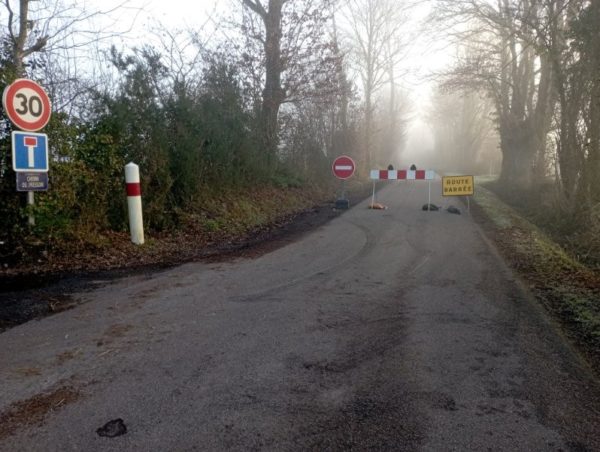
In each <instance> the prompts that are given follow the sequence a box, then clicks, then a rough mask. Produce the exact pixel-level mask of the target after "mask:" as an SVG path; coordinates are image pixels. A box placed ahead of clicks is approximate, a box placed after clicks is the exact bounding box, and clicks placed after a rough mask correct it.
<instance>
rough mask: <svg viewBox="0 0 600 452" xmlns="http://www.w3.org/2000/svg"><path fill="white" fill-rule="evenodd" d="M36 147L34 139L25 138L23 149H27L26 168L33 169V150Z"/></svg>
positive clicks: (35, 139)
mask: <svg viewBox="0 0 600 452" xmlns="http://www.w3.org/2000/svg"><path fill="white" fill-rule="evenodd" d="M36 146H37V138H36V137H25V147H26V148H27V166H28V167H29V168H35V159H34V152H33V151H34V150H35V148H36Z"/></svg>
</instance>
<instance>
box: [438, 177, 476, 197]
mask: <svg viewBox="0 0 600 452" xmlns="http://www.w3.org/2000/svg"><path fill="white" fill-rule="evenodd" d="M474 188H475V183H474V182H473V176H443V177H442V195H443V196H470V195H472V194H473V192H474Z"/></svg>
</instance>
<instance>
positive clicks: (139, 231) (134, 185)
mask: <svg viewBox="0 0 600 452" xmlns="http://www.w3.org/2000/svg"><path fill="white" fill-rule="evenodd" d="M125 185H126V187H127V208H128V211H129V229H130V231H131V241H132V242H133V243H135V244H136V245H143V244H144V220H143V218H142V188H141V185H140V168H139V166H137V165H136V164H135V163H133V162H131V163H128V164H127V165H125Z"/></svg>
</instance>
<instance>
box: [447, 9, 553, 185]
mask: <svg viewBox="0 0 600 452" xmlns="http://www.w3.org/2000/svg"><path fill="white" fill-rule="evenodd" d="M435 17H436V19H437V20H440V21H442V22H444V23H446V24H450V26H451V29H452V30H453V36H454V37H455V38H458V40H459V41H460V42H461V43H463V44H465V45H468V46H469V52H467V53H466V54H465V56H464V57H462V58H461V59H460V61H459V63H458V64H457V66H456V68H455V69H454V70H453V71H452V73H451V74H450V77H449V78H448V80H447V83H446V86H449V87H455V88H461V89H473V90H479V89H483V90H485V91H486V92H487V93H488V94H489V95H490V96H491V98H492V99H493V100H494V104H495V110H496V114H497V122H498V130H499V134H500V146H501V150H502V154H503V160H502V171H501V175H500V177H501V179H502V180H503V181H504V182H506V184H507V185H510V186H513V187H515V188H517V187H521V188H527V187H529V186H531V184H532V183H533V180H534V175H535V164H536V157H539V156H540V155H541V154H543V152H542V150H543V149H545V146H546V137H547V135H548V132H549V130H550V126H551V118H552V112H553V106H554V104H555V102H556V98H555V95H554V91H553V90H552V77H553V71H552V66H551V64H550V61H549V59H548V55H547V54H546V53H545V52H539V50H538V49H539V48H540V39H541V36H540V34H539V29H538V27H536V26H534V24H537V23H539V21H541V20H543V18H544V17H548V10H547V8H546V5H543V4H541V2H539V1H536V0H497V3H496V4H495V5H494V4H493V3H491V2H487V1H480V0H469V1H466V2H451V1H440V2H439V3H438V8H437V10H436V14H435ZM465 23H466V24H468V27H465Z"/></svg>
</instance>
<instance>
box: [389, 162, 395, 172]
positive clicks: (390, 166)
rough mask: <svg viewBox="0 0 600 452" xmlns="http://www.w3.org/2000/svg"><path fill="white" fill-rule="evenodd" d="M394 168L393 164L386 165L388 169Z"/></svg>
mask: <svg viewBox="0 0 600 452" xmlns="http://www.w3.org/2000/svg"><path fill="white" fill-rule="evenodd" d="M393 170H394V165H392V164H391V163H390V164H389V165H388V171H393Z"/></svg>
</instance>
